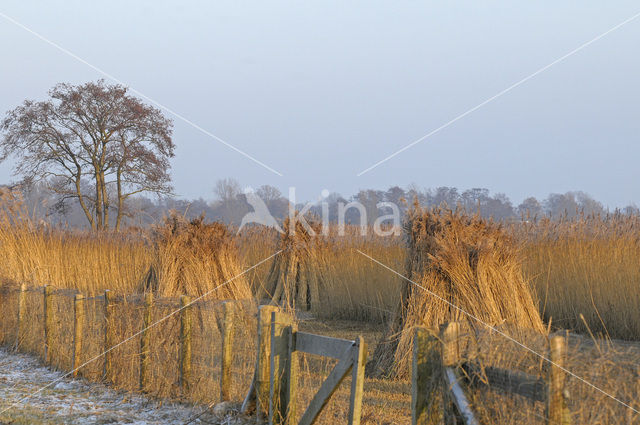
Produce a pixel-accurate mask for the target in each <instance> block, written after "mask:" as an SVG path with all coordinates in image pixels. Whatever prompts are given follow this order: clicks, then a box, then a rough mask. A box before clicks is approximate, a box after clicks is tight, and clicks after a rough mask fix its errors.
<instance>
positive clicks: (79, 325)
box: [71, 294, 84, 378]
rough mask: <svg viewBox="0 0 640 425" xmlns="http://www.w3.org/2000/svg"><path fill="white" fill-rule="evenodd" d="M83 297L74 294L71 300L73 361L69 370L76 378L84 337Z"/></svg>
mask: <svg viewBox="0 0 640 425" xmlns="http://www.w3.org/2000/svg"><path fill="white" fill-rule="evenodd" d="M83 331H84V295H82V294H76V296H75V298H74V299H73V357H72V358H73V361H72V366H71V370H72V371H73V372H72V374H73V377H74V378H75V377H76V376H78V368H79V367H80V364H81V361H82V360H81V356H82V337H83V336H84V332H83Z"/></svg>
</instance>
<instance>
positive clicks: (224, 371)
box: [220, 301, 235, 401]
mask: <svg viewBox="0 0 640 425" xmlns="http://www.w3.org/2000/svg"><path fill="white" fill-rule="evenodd" d="M223 310H224V318H223V321H222V356H221V357H222V365H221V371H220V401H229V400H231V392H230V391H231V364H232V360H233V335H234V328H235V326H234V318H235V304H234V303H233V302H231V301H227V302H225V303H224V307H223Z"/></svg>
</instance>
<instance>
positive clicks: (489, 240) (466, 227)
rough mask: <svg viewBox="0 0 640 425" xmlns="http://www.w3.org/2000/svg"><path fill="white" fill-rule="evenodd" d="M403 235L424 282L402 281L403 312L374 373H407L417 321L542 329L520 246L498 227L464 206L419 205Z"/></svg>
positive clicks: (415, 275)
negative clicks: (459, 208) (453, 208)
mask: <svg viewBox="0 0 640 425" xmlns="http://www.w3.org/2000/svg"><path fill="white" fill-rule="evenodd" d="M405 233H406V237H407V240H408V259H409V261H408V262H407V267H406V270H407V271H406V276H408V277H409V278H410V279H411V281H412V282H415V283H416V284H417V285H419V286H420V287H418V286H416V285H414V284H413V283H410V282H404V283H403V290H402V301H401V303H400V304H399V305H398V313H397V315H396V317H395V320H393V322H392V323H391V326H390V329H389V335H388V337H387V338H385V341H384V343H383V344H381V345H380V346H379V347H378V349H377V350H376V354H375V355H374V359H372V362H371V363H370V364H369V366H368V368H369V373H371V374H374V375H380V374H382V375H392V376H407V374H408V371H409V370H410V364H411V356H412V347H413V342H412V338H413V332H412V330H413V329H414V328H415V327H417V326H420V327H427V328H429V329H434V330H437V329H438V328H439V326H440V325H442V324H444V323H447V322H451V321H464V322H467V321H468V322H470V323H471V324H472V325H473V326H477V325H478V324H479V323H478V322H479V321H480V322H482V323H487V324H490V325H492V326H496V325H499V324H504V323H506V324H510V325H514V326H517V327H520V328H524V329H532V330H535V331H537V332H544V330H545V328H544V326H543V324H542V320H541V319H540V316H539V314H538V310H537V305H536V303H535V302H534V299H533V297H532V295H531V289H530V288H529V286H528V284H527V282H526V280H525V278H524V276H523V273H522V260H521V258H520V254H519V250H518V247H517V245H516V243H515V241H514V239H513V238H512V237H511V236H509V235H508V234H507V233H506V232H505V231H504V230H503V229H502V227H501V226H500V225H498V224H496V223H493V222H491V221H488V220H485V219H483V218H481V217H479V216H468V215H465V214H464V213H462V212H459V211H456V212H454V211H450V210H440V209H426V208H421V207H420V206H418V205H414V207H413V208H412V209H411V210H410V211H409V213H408V218H407V220H406V223H405ZM454 306H455V307H454ZM472 318H473V319H472Z"/></svg>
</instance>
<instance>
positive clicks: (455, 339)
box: [440, 322, 460, 425]
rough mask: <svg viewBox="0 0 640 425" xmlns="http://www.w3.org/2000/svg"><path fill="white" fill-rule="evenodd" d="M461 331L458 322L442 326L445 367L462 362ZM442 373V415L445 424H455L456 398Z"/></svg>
mask: <svg viewBox="0 0 640 425" xmlns="http://www.w3.org/2000/svg"><path fill="white" fill-rule="evenodd" d="M459 331H460V324H459V323H458V322H451V323H446V324H443V325H442V326H441V327H440V340H441V341H442V366H443V367H445V368H447V367H457V365H458V363H459V362H460V350H459ZM442 375H443V376H442V416H443V419H444V423H445V424H447V425H448V424H455V423H457V422H458V415H457V411H456V408H455V400H453V396H452V394H451V387H450V385H449V382H448V380H447V376H446V373H443V374H442Z"/></svg>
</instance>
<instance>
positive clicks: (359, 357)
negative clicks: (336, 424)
mask: <svg viewBox="0 0 640 425" xmlns="http://www.w3.org/2000/svg"><path fill="white" fill-rule="evenodd" d="M353 356H354V357H353V368H352V372H351V374H352V375H351V399H350V403H349V421H348V423H349V424H350V425H360V418H361V417H362V396H363V395H364V368H365V366H366V363H367V344H366V343H365V342H364V338H362V337H361V336H359V337H358V338H356V345H355V347H353Z"/></svg>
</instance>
